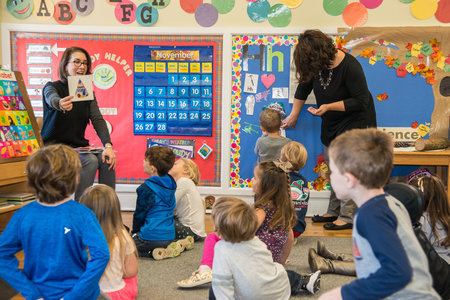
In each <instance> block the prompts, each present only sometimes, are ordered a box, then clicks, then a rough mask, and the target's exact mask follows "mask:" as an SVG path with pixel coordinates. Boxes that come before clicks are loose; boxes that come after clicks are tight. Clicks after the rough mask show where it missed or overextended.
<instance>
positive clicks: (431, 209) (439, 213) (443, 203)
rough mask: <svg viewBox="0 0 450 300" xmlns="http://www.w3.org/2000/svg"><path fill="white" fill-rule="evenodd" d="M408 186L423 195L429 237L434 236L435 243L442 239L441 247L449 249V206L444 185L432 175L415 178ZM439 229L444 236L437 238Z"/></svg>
mask: <svg viewBox="0 0 450 300" xmlns="http://www.w3.org/2000/svg"><path fill="white" fill-rule="evenodd" d="M409 184H411V185H413V186H416V187H418V188H419V189H420V190H421V191H422V192H423V194H424V198H425V202H426V204H425V211H426V212H427V213H428V221H429V222H430V227H431V236H434V237H435V238H436V240H437V241H439V240H441V239H442V242H440V245H441V246H444V247H446V248H447V247H450V219H449V217H448V216H449V215H450V205H449V204H448V198H447V192H446V191H445V186H444V183H443V182H442V180H441V179H440V178H439V177H437V176H435V175H432V176H430V177H427V176H423V177H420V178H415V179H413V180H411V181H410V182H409ZM439 223H440V225H439ZM439 227H441V228H442V229H443V230H444V231H445V233H446V235H445V236H443V237H442V236H439V232H438V228H439Z"/></svg>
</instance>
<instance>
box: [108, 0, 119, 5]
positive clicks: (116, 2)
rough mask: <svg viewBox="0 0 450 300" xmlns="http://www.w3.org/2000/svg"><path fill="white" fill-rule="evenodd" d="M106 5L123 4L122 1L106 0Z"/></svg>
mask: <svg viewBox="0 0 450 300" xmlns="http://www.w3.org/2000/svg"><path fill="white" fill-rule="evenodd" d="M106 3H108V4H110V5H117V4H119V3H122V0H106Z"/></svg>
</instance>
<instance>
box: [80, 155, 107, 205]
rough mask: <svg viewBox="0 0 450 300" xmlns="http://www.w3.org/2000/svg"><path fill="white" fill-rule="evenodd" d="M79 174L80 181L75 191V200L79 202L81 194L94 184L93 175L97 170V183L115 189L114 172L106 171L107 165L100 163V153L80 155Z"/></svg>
mask: <svg viewBox="0 0 450 300" xmlns="http://www.w3.org/2000/svg"><path fill="white" fill-rule="evenodd" d="M79 157H80V161H81V167H82V168H81V173H80V181H79V182H78V185H77V188H76V190H75V200H76V201H80V197H81V195H82V194H83V192H84V191H85V190H86V189H87V188H88V187H90V186H91V185H93V184H94V179H95V175H96V174H97V170H98V182H99V183H103V184H106V185H108V186H110V187H112V188H113V189H115V188H116V170H115V169H111V170H108V168H109V164H108V163H107V162H106V161H105V162H102V153H101V152H100V153H96V154H93V153H80V154H79Z"/></svg>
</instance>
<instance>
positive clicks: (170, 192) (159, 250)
mask: <svg viewBox="0 0 450 300" xmlns="http://www.w3.org/2000/svg"><path fill="white" fill-rule="evenodd" d="M174 162H175V153H173V151H172V149H170V148H168V147H164V146H152V147H150V148H148V149H147V150H146V151H145V159H144V172H145V173H146V174H148V175H150V177H149V178H147V180H145V182H144V183H143V184H141V185H140V186H139V187H138V188H137V190H136V192H137V194H138V196H137V200H136V210H135V211H134V214H133V230H132V233H133V239H134V242H135V243H136V248H137V249H138V252H139V256H143V257H153V258H154V259H158V260H159V259H164V258H169V257H176V256H179V255H180V253H181V252H182V251H183V250H184V249H192V246H193V244H194V238H193V237H192V236H189V237H187V238H186V239H184V240H179V241H174V239H175V222H174V216H173V210H174V209H175V203H176V201H175V190H176V188H177V184H176V183H175V180H174V179H173V178H172V176H170V175H169V174H168V172H169V170H170V169H171V168H172V167H173V164H174Z"/></svg>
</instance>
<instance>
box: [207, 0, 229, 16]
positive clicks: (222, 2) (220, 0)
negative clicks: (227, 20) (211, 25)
mask: <svg viewBox="0 0 450 300" xmlns="http://www.w3.org/2000/svg"><path fill="white" fill-rule="evenodd" d="M211 4H212V5H214V6H215V7H216V9H217V12H218V13H219V14H222V15H224V14H227V13H229V12H230V11H231V10H232V9H233V8H234V0H211Z"/></svg>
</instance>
